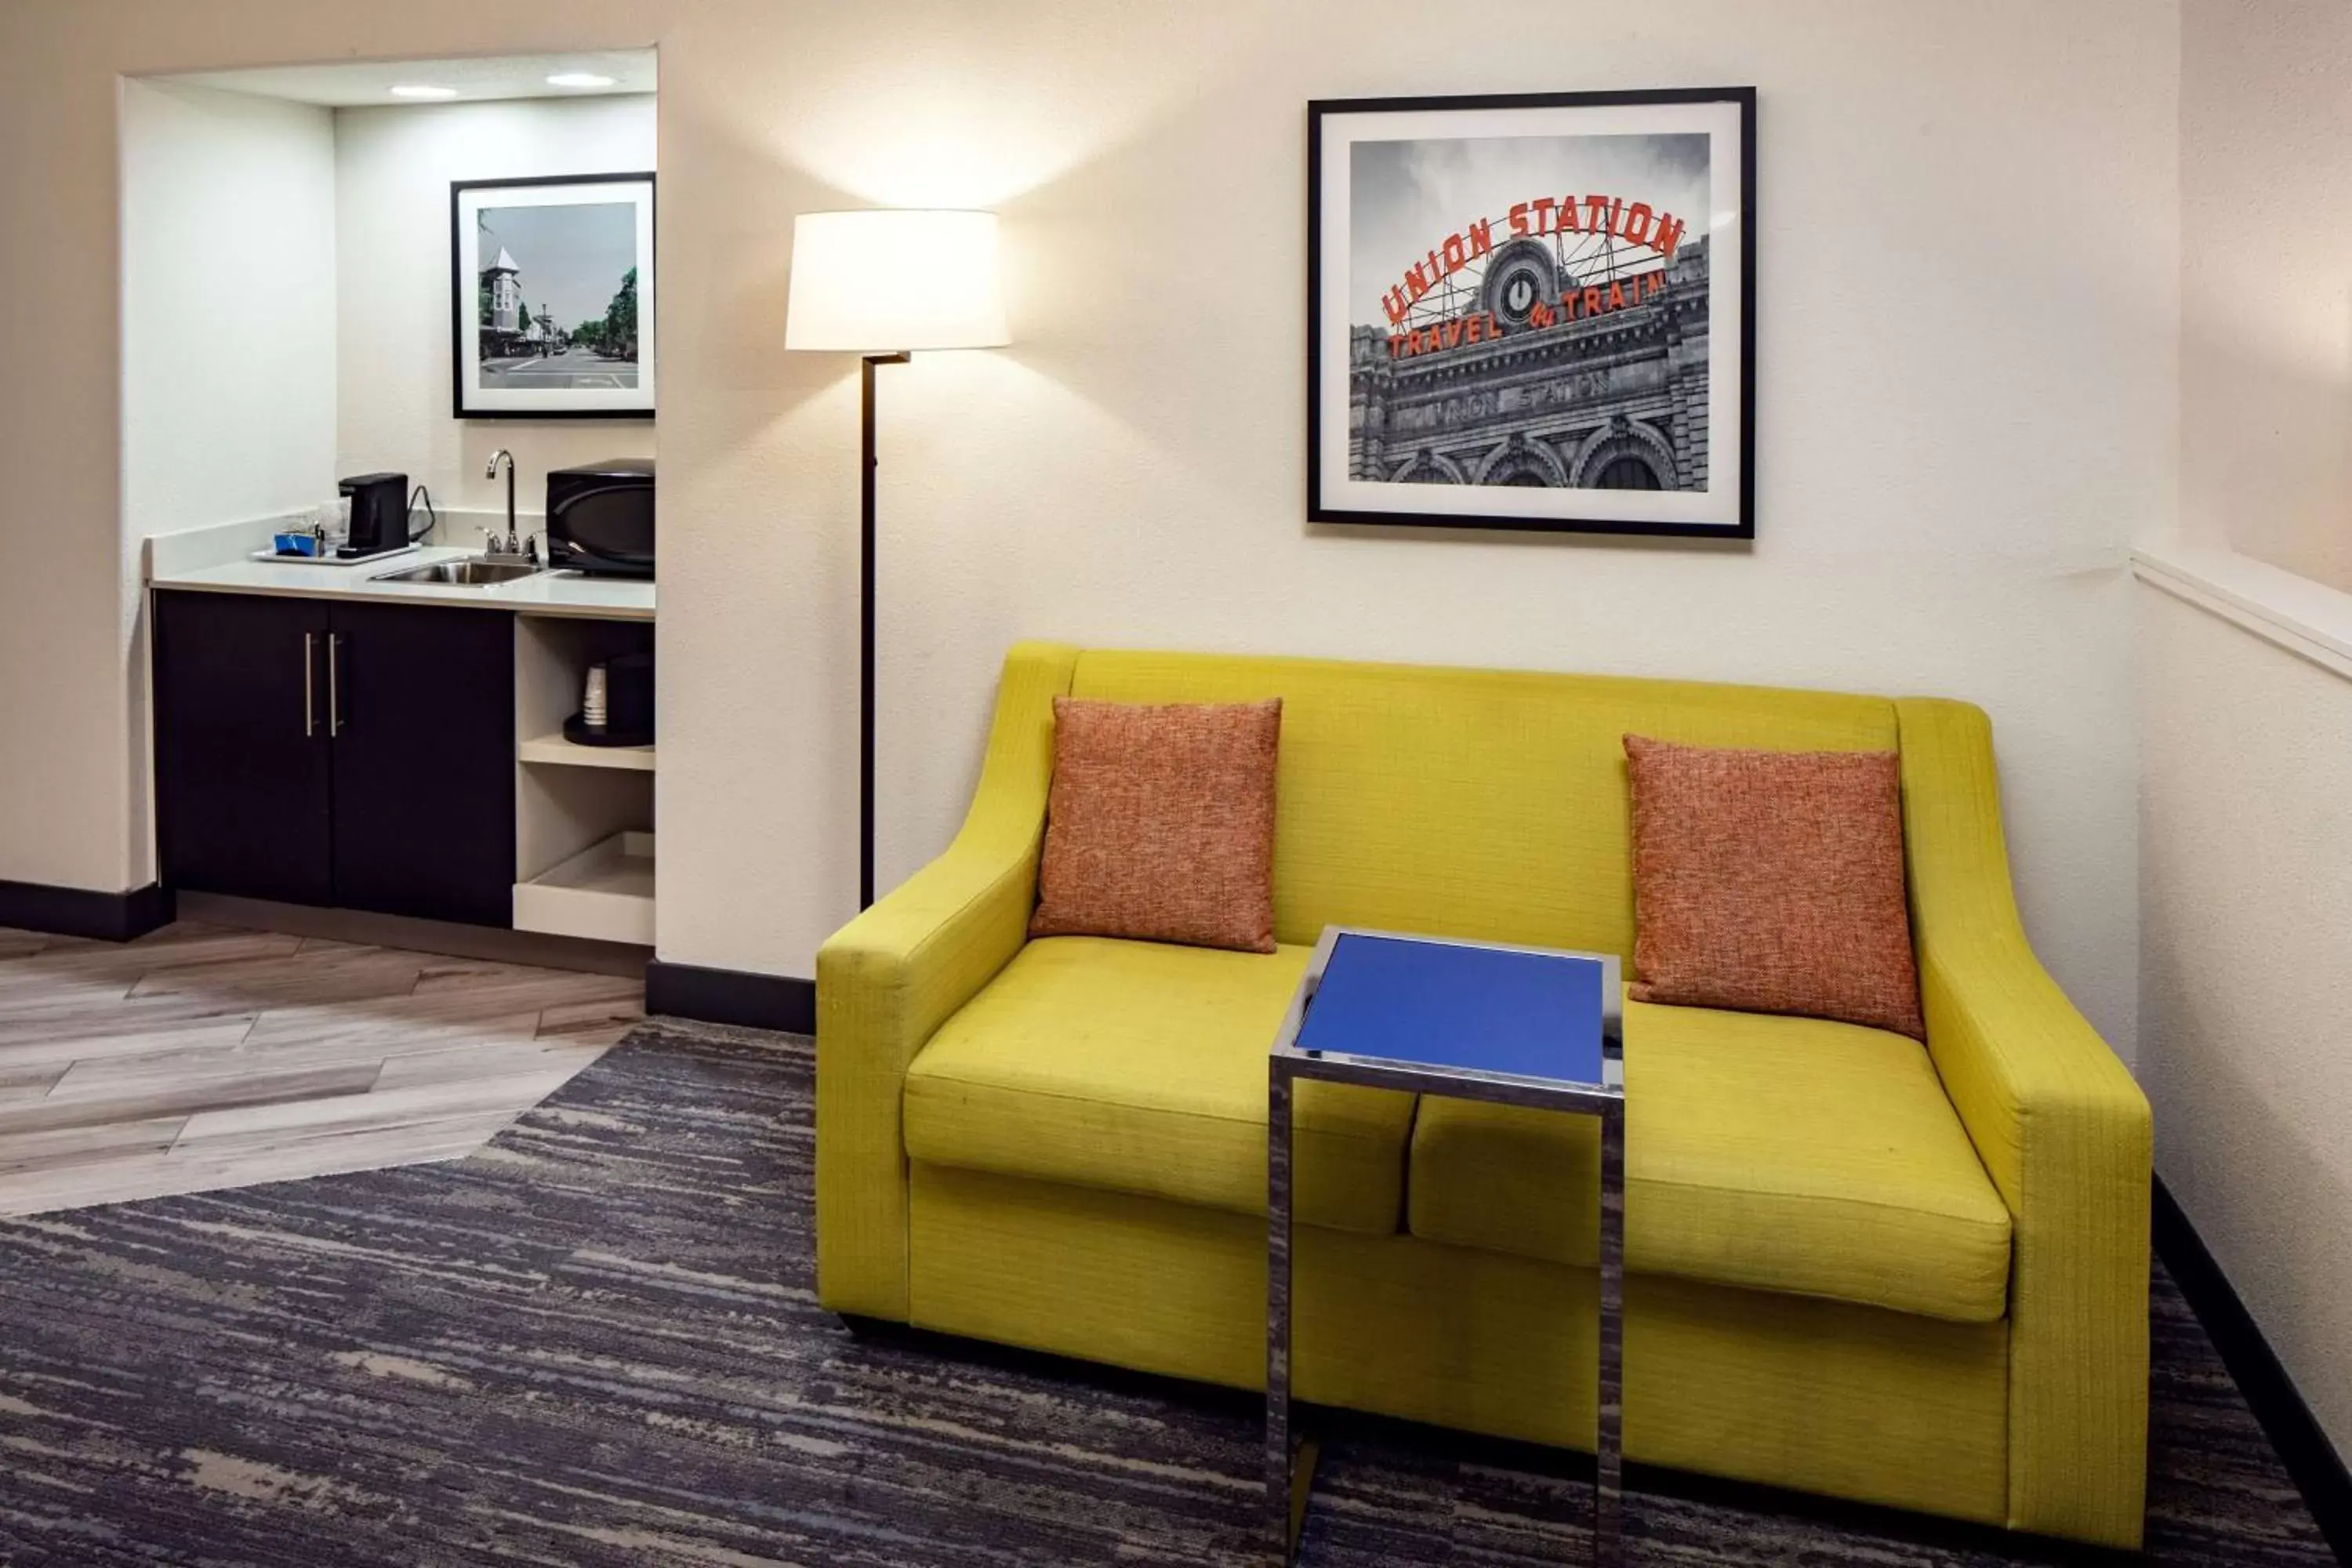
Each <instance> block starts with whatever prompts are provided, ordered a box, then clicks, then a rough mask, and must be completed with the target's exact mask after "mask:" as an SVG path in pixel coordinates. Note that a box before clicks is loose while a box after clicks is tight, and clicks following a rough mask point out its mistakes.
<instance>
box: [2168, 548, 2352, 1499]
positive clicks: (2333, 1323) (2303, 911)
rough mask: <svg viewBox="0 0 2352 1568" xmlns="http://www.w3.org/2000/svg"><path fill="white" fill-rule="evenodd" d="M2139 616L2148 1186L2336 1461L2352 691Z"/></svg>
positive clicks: (2255, 647) (2224, 637) (2292, 661)
mask: <svg viewBox="0 0 2352 1568" xmlns="http://www.w3.org/2000/svg"><path fill="white" fill-rule="evenodd" d="M2138 597H2139V627H2138V630H2139V644H2140V657H2141V696H2140V721H2141V724H2142V726H2143V731H2142V738H2141V749H2142V752H2143V754H2144V756H2145V757H2146V759H2147V773H2146V783H2145V785H2144V788H2143V791H2142V795H2141V805H2140V867H2141V922H2142V925H2141V950H2140V951H2141V995H2142V1003H2141V1029H2140V1059H2139V1072H2140V1078H2141V1081H2142V1083H2143V1084H2144V1085H2145V1086H2146V1087H2147V1093H2148V1098H2149V1100H2151V1101H2152V1102H2153V1103H2154V1105H2155V1107H2156V1131H2157V1169H2158V1172H2159V1173H2161V1174H2162V1176H2163V1177H2164V1180H2165V1183H2166V1184H2167V1185H2168V1186H2169V1187H2170V1188H2171V1190H2172V1192H2173V1194H2174V1195H2175V1196H2176V1197H2178V1198H2179V1200H2180V1204H2181V1206H2182V1207H2183V1208H2184V1209H2185V1210H2186V1211H2187V1212H2188V1214H2189V1218H2190V1219H2191V1220H2192V1221H2193V1222H2194V1223H2195V1224H2196V1226H2197V1229H2198V1233H2199V1234H2200V1236H2202V1237H2204V1238H2205V1241H2206V1244H2207V1245H2208V1246H2209V1247H2211V1248H2212V1251H2213V1254H2214V1256H2215V1257H2216V1258H2219V1259H2220V1260H2221V1267H2222V1268H2223V1269H2224V1270H2225V1271H2226V1272H2227V1273H2228V1274H2229V1276H2230V1279H2231V1283H2232V1284H2233V1285H2235V1286H2236V1287H2237V1289H2238V1293H2239V1295H2240V1296H2242V1298H2244V1300H2245V1302H2246V1305H2247V1307H2248V1308H2250V1309H2251V1310H2252V1312H2253V1314H2254V1316H2255V1318H2256V1320H2257V1321H2260V1322H2261V1324H2262V1326H2263V1333H2264V1334H2265V1335H2266V1336H2267V1337H2268V1338H2269V1340H2270V1342H2271V1344H2272V1346H2273V1349H2275V1350H2276V1351H2277V1352H2278V1353H2279V1358H2280V1359H2281V1360H2282V1361H2283V1362H2284V1363H2285V1364H2286V1368H2287V1371H2288V1372H2289V1373H2291V1374H2292V1375H2293V1376H2294V1380H2295V1384H2296V1385H2297V1386H2298V1387H2299V1388H2301V1390H2302V1391H2303V1394H2304V1397H2305V1400H2307V1401H2308V1402H2309V1403H2310V1405H2311V1406H2312V1409H2313V1411H2314V1412H2315V1414H2316V1415H2318V1417H2319V1419H2320V1421H2321V1423H2322V1425H2324V1426H2326V1428H2327V1430H2328V1432H2329V1434H2330V1435H2331V1436H2333V1437H2334V1438H2335V1440H2336V1446H2337V1447H2338V1448H2339V1449H2341V1450H2342V1451H2344V1452H2346V1453H2347V1454H2352V1253H2347V1250H2346V1248H2345V1246H2344V1240H2345V1238H2346V1237H2348V1236H2352V1138H2347V1136H2346V1131H2345V1130H2346V1129H2347V1127H2352V1044H2347V1020H2352V793H2347V790H2346V787H2345V759H2346V758H2347V757H2352V679H2347V677H2346V676H2344V675H2342V674H2338V673H2336V672H2335V671H2332V670H2328V669H2325V668H2321V667H2320V666H2319V665H2317V664H2314V663H2309V662H2306V661H2305V660H2304V659H2301V658H2296V657H2295V656H2294V654H2291V653H2288V652H2286V651H2285V650H2284V649H2283V648H2280V647H2274V646H2273V645H2272V644H2270V643H2268V642H2265V641H2263V639H2262V638H2260V637H2255V636H2252V635H2251V634H2250V633H2248V632H2247V631H2245V630H2243V629H2242V628H2241V627H2239V626H2234V625H2231V623H2229V622H2227V621H2224V620H2222V619H2221V618H2220V617H2218V616H2214V615H2212V614H2210V613H2209V612H2207V611H2205V610H2202V609H2198V608H2194V607H2192V606H2190V605H2185V604H2183V603H2181V602H2180V601H2179V600H2178V599H2175V598H2172V597H2169V596H2168V595H2165V594H2163V593H2161V592H2159V591H2158V590H2157V589H2155V588H2142V589H2140V590H2139V595H2138Z"/></svg>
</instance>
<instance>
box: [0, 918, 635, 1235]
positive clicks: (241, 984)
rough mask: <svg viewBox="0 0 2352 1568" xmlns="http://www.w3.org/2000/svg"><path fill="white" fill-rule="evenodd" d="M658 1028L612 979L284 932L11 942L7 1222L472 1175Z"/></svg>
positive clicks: (4, 968)
mask: <svg viewBox="0 0 2352 1568" xmlns="http://www.w3.org/2000/svg"><path fill="white" fill-rule="evenodd" d="M643 1012H644V996H643V993H642V990H641V989H640V987H639V986H638V984H636V983H635V982H634V981H630V980H625V979H616V978H614V977H613V976H609V975H601V974H574V973H566V972H561V971H553V970H543V969H534V968H530V967H527V966H524V965H520V964H512V963H485V962H481V961H477V960H471V959H457V958H446V957H442V956H440V955H437V954H431V953H420V952H404V951H395V950H393V949H387V948H376V947H368V946H363V945H360V944H355V943H352V942H331V941H323V940H318V939H310V940H303V939H299V938H296V937H292V936H288V935H281V934H278V933H273V932H259V931H239V930H236V929H232V928H225V927H214V926H206V925H198V924H194V923H190V924H184V925H178V926H173V927H169V928H166V929H165V930H164V931H160V932H157V933H154V934H153V935H152V936H149V937H146V938H142V940H141V941H139V942H131V943H126V944H121V945H117V944H110V943H100V942H84V941H79V940H52V939H49V938H46V937H39V936H37V933H15V932H6V931H0V1214H4V1215H22V1214H33V1213H39V1212H44V1211H47V1210H50V1209H57V1208H68V1207H76V1206H79V1205H87V1204H100V1203H115V1202H121V1201H124V1200H127V1199H132V1198H140V1197H152V1196H160V1195H163V1194H166V1193H176V1192H197V1191H205V1190H208V1189H212V1188H217V1187H226V1186H236V1185H242V1184H247V1183H252V1182H264V1181H282V1180H287V1179H290V1178H295V1177H300V1176H307V1175H317V1174H324V1173H329V1172H331V1171H353V1170H374V1169H380V1168H382V1167H383V1166H386V1165H394V1164H403V1163H412V1162H416V1161H425V1160H444V1159H457V1158H461V1157H463V1156H464V1155H466V1154H467V1153H470V1152H473V1151H474V1150H476V1149H478V1147H480V1145H481V1144H482V1143H483V1142H485V1141H487V1140H488V1138H490V1137H491V1136H492V1135H494V1134H495V1133H496V1132H497V1131H498V1130H499V1128H501V1127H504V1126H506V1125H507V1124H508V1123H509V1122H511V1121H513V1120H514V1118H515V1117H517V1116H519V1115H520V1114H521V1113H522V1112H523V1111H525V1110H529V1109H530V1107H531V1106H533V1105H535V1104H537V1103H538V1102H539V1100H541V1099H542V1098H544V1097H545V1096H546V1095H547V1094H548V1093H550V1092H551V1091H552V1090H553V1089H555V1088H556V1087H557V1086H559V1085H561V1084H562V1083H563V1082H564V1081H565V1080H566V1079H569V1078H571V1076H572V1074H573V1073H576V1072H578V1071H579V1070H580V1069H581V1068H584V1067H585V1066H587V1065H588V1064H589V1063H590V1062H592V1061H593V1060H594V1059H595V1058H596V1057H597V1056H598V1055H599V1054H601V1052H602V1051H603V1050H604V1049H605V1048H606V1047H608V1046H610V1045H611V1044H612V1043H613V1042H614V1041H615V1040H616V1039H617V1038H618V1037H620V1035H622V1034H623V1033H625V1032H626V1031H627V1030H628V1029H629V1028H630V1027H632V1026H634V1025H635V1022H636V1021H637V1020H638V1019H639V1018H640V1017H642V1016H643ZM542 1036H543V1037H542ZM394 1064H396V1065H394Z"/></svg>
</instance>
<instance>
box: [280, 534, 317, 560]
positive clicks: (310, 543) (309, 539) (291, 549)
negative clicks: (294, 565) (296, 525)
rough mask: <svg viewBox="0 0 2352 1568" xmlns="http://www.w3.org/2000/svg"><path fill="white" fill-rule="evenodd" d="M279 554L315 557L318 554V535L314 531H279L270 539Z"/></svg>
mask: <svg viewBox="0 0 2352 1568" xmlns="http://www.w3.org/2000/svg"><path fill="white" fill-rule="evenodd" d="M271 545H272V548H274V549H275V550H276V551H277V552H278V554H280V555H300V556H304V557H306V558H310V559H315V558H316V557H317V556H318V554H319V536H318V535H317V534H315V533H281V534H279V535H278V537H277V538H276V539H275V540H273V541H271Z"/></svg>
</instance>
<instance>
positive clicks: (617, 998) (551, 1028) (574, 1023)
mask: <svg viewBox="0 0 2352 1568" xmlns="http://www.w3.org/2000/svg"><path fill="white" fill-rule="evenodd" d="M645 1016H646V998H645V994H644V992H643V991H631V992H628V993H625V994H619V995H614V996H607V997H603V998H599V999H597V1000H595V1001H590V1002H564V1003H560V1004H558V1005H555V1006H552V1007H545V1008H541V1010H540V1015H539V1032H540V1034H541V1036H548V1035H572V1034H586V1033H592V1032H593V1033H596V1034H603V1033H604V1032H605V1031H606V1030H608V1029H610V1028H611V1027H612V1026H614V1025H616V1024H617V1025H620V1026H622V1027H623V1028H624V1029H625V1028H627V1027H628V1026H631V1025H634V1024H641V1023H643V1022H644V1021H645Z"/></svg>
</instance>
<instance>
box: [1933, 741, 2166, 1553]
mask: <svg viewBox="0 0 2352 1568" xmlns="http://www.w3.org/2000/svg"><path fill="white" fill-rule="evenodd" d="M1896 711H1897V714H1898V716H1899V719H1900V723H1901V728H1902V747H1903V812H1904V838H1905V843H1906V856H1907V858H1908V860H1909V873H1910V883H1911V900H1912V919H1913V921H1914V931H1913V936H1914V940H1915V942H1916V944H1917V947H1918V953H1919V987H1920V1000H1921V1002H1922V1003H1923V1004H1924V1005H1925V1007H1926V1010H1927V1050H1928V1053H1929V1055H1930V1056H1931V1057H1932V1058H1934V1060H1935V1064H1936V1070H1937V1073H1938V1074H1940V1075H1941V1077H1942V1079H1943V1082H1944V1089H1945V1092H1946V1093H1948V1095H1950V1096H1951V1099H1952V1103H1953V1105H1954V1107H1955V1108H1956V1109H1957V1110H1958V1111H1959V1115H1960V1120H1961V1121H1962V1123H1963V1124H1965V1125H1966V1127H1967V1128H1968V1131H1969V1138H1970V1139H1971V1140H1973V1141H1974V1142H1975V1144H1976V1148H1977V1154H1978V1156H1979V1158H1980V1159H1981V1160H1982V1161H1983V1162H1984V1165H1985V1170H1986V1171H1987V1173H1990V1175H1991V1177H1992V1181H1993V1184H1994V1186H1995V1187H1997V1188H1998V1189H1999V1190H2000V1195H2001V1197H2002V1198H2003V1199H2004V1200H2005V1201H2006V1202H2007V1203H2008V1205H2009V1210H2010V1215H2011V1226H2012V1236H2013V1240H2012V1244H2011V1264H2010V1302H2009V1316H2010V1363H2009V1403H2010V1417H2009V1420H2010V1436H2009V1522H2010V1524H2011V1527H2012V1528H2014V1529H2019V1530H2030V1531H2039V1532H2043V1533H2047V1534H2053V1535H2063V1536H2070V1537H2073V1538H2075V1539H2077V1540H2087V1541H2095V1542H2105V1543H2108V1544H2112V1545H2116V1546H2123V1547H2137V1546H2138V1545H2139V1542H2140V1531H2141V1521H2142V1517H2143V1513H2144V1510H2145V1492H2146V1487H2147V1353H2148V1352H2147V1290H2148V1188H2149V1183H2150V1178H2151V1160H2152V1158H2153V1151H2152V1131H2151V1122H2150V1118H2149V1113H2148V1105H2147V1097H2146V1096H2145V1095H2143V1094H2142V1093H2141V1092H2140V1089H2139V1086H2138V1084H2137V1083H2136V1082H2135V1081H2134V1080H2133V1079H2132V1076H2131V1074H2130V1073H2129V1072H2128V1071H2127V1070H2126V1068H2125V1067H2124V1065H2123V1063H2122V1062H2121V1061H2119V1060H2117V1059H2116V1055H2115V1053H2114V1052H2113V1051H2111V1050H2109V1049H2108V1048H2107V1045H2106V1042H2105V1041H2104V1040H2102V1039H2101V1038H2100V1037H2099V1036H2098V1033H2097V1032H2096V1031H2095V1030H2094V1029H2093V1028H2092V1027H2091V1025H2090V1023H2089V1021H2088V1020H2086V1019H2085V1018H2084V1016H2082V1014H2080V1013H2079V1012H2077V1011H2076V1010H2075V1008H2074V1004H2073V1003H2072V1002H2070V1001H2068V1000H2067V998H2066V994H2065V993H2064V992H2063V991H2061V990H2060V989H2059V988H2058V984H2057V982H2055V981H2054V980H2053V979H2051V977H2050V975H2049V974H2048V973H2047V972H2045V971H2044V970H2043V969H2042V964H2041V962H2040V961H2039V960H2038V959H2036V958H2035V957H2034V955H2033V950H2032V947H2031V946H2029V945H2028V943H2027V942H2026V938H2025V930H2024V927H2023V925H2022V924H2021V921H2019V919H2018V913H2017V900H2016V896H2015V893H2014V891H2013V890H2012V889H2011V884H2010V876H2009V853H2008V849H2007V847H2006V845H2005V843H2004V841H2003V837H2002V833H2001V822H2000V786H1999V782H1998V780H1997V778H1996V775H1995V773H1994V770H1993V758H1992V733H1991V726H1990V723H1989V722H1988V721H1986V718H1985V716H1984V714H1983V713H1982V712H1981V711H1979V710H1977V709H1975V708H1973V707H1970V706H1969V705H1967V704H1965V703H1958V702H1943V701H1933V700H1905V701H1902V702H1899V703H1897V704H1896Z"/></svg>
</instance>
